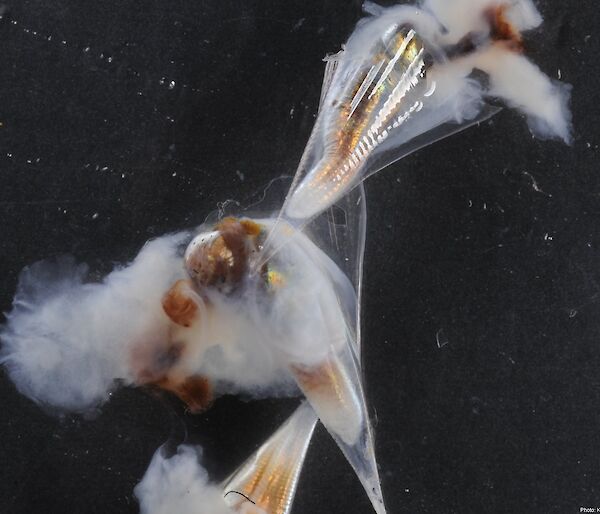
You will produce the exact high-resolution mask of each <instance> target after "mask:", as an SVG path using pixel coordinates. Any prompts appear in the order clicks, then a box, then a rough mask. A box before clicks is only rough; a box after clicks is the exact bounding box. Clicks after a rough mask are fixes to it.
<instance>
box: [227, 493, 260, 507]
mask: <svg viewBox="0 0 600 514" xmlns="http://www.w3.org/2000/svg"><path fill="white" fill-rule="evenodd" d="M231 493H235V494H239V495H240V496H243V497H244V498H246V500H248V501H249V502H250V503H252V504H254V505H256V503H254V502H253V501H252V500H251V499H250V498H248V497H247V496H246V495H245V494H244V493H240V492H239V491H228V492H226V493H225V496H223V498H226V497H227V495H228V494H231Z"/></svg>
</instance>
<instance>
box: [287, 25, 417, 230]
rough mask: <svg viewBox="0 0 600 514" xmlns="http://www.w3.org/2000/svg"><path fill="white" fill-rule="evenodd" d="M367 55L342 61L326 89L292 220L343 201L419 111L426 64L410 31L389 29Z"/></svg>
mask: <svg viewBox="0 0 600 514" xmlns="http://www.w3.org/2000/svg"><path fill="white" fill-rule="evenodd" d="M370 55H371V56H372V57H371V58H370V59H368V60H363V61H360V62H358V63H357V62H355V59H354V58H351V57H348V56H342V57H341V59H342V62H341V63H340V65H339V66H340V68H342V69H340V71H339V72H338V73H336V77H335V79H334V82H336V81H337V82H338V84H335V83H334V84H332V85H331V87H329V88H328V92H327V96H326V98H325V99H324V101H323V106H322V110H321V114H320V116H319V117H320V118H321V119H319V120H318V121H317V125H316V126H315V130H316V131H320V132H321V133H320V137H321V139H322V140H321V143H322V144H321V145H316V146H320V148H322V155H320V156H317V157H316V158H313V159H310V158H309V159H306V162H307V163H308V165H309V166H310V168H309V169H307V170H306V171H307V173H306V175H305V176H304V178H303V179H302V181H301V182H300V184H299V185H298V187H297V188H296V189H295V190H294V191H293V192H292V195H291V197H290V198H289V201H288V205H287V207H286V214H287V215H288V216H289V217H291V218H296V219H299V218H309V217H312V216H313V215H315V214H317V213H318V212H319V211H320V209H321V208H322V206H323V205H325V206H327V205H330V204H331V203H333V202H335V201H336V200H337V199H339V198H340V197H341V196H343V195H344V194H345V193H346V192H347V191H348V190H349V189H350V188H351V187H352V186H354V185H355V184H356V181H357V180H358V179H359V177H360V176H361V175H362V174H363V173H364V171H365V169H364V168H365V163H366V161H367V158H368V157H369V156H370V155H371V154H372V152H373V151H374V150H375V149H376V148H377V147H378V146H380V145H381V144H382V143H383V142H384V141H386V139H387V138H388V137H390V135H391V134H393V132H394V131H397V130H400V127H401V126H402V125H403V124H404V123H405V122H406V121H407V120H408V119H409V118H410V117H411V115H412V114H413V113H414V112H418V111H419V110H420V109H421V108H422V107H423V103H422V99H423V97H424V94H423V93H424V91H425V82H426V80H425V73H426V68H427V66H428V65H427V64H426V63H427V62H428V61H429V59H428V54H427V52H426V50H425V47H424V45H423V42H422V41H421V39H420V38H419V37H418V35H417V34H416V32H415V31H414V30H413V29H412V28H408V27H396V26H392V27H391V28H390V30H388V31H387V32H386V34H384V35H383V36H382V37H381V38H378V40H377V43H376V44H375V46H374V48H373V50H372V51H371V53H370ZM344 59H346V61H344ZM344 67H346V72H347V73H344V69H343V68H344ZM348 68H353V70H352V69H351V70H350V71H349V72H348ZM348 76H350V79H349V80H348V79H347V77H348ZM343 81H345V82H346V83H342V82H343ZM310 161H312V162H310Z"/></svg>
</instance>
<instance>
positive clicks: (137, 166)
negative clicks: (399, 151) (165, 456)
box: [0, 0, 600, 514]
mask: <svg viewBox="0 0 600 514" xmlns="http://www.w3.org/2000/svg"><path fill="white" fill-rule="evenodd" d="M538 5H539V7H540V9H541V11H542V13H543V14H544V16H545V19H546V22H545V25H544V30H543V31H536V32H535V33H533V34H531V35H530V36H531V37H530V38H529V39H528V44H529V53H530V55H531V56H532V57H533V59H534V60H535V61H536V62H538V63H539V64H540V66H541V67H542V69H543V70H544V71H545V72H547V73H548V74H549V75H550V76H553V77H557V75H558V73H559V71H558V70H560V75H561V76H562V80H564V81H565V82H568V83H571V84H573V85H574V89H573V100H572V107H573V113H574V123H575V142H574V145H573V146H571V147H567V146H565V145H562V144H560V143H557V142H544V141H539V140H535V139H532V137H531V135H530V134H529V132H528V130H527V127H526V124H525V123H524V120H523V119H522V118H521V117H520V116H519V115H517V114H515V113H514V112H510V111H508V110H505V111H503V112H501V113H500V114H499V115H497V116H496V117H494V118H493V119H492V120H491V121H489V122H486V123H485V124H483V125H482V126H480V127H477V128H472V129H470V130H468V131H466V132H464V133H462V134H459V135H456V136H453V137H451V138H449V139H446V140H444V141H441V142H439V143H437V144H435V145H434V146H431V147H429V148H426V149H425V150H421V151H420V152H418V153H417V154H414V155H412V156H409V157H407V158H405V159H404V160H402V161H401V162H399V163H396V164H395V165H393V166H391V167H390V168H389V169H386V170H385V171H383V172H381V173H379V174H378V175H376V176H374V177H373V178H371V179H369V180H368V182H367V194H368V200H369V205H368V214H369V232H368V240H367V253H366V270H365V272H366V278H365V290H364V298H363V307H364V311H363V312H364V317H363V331H364V332H363V334H364V365H365V373H366V379H367V392H368V400H369V402H370V406H371V409H372V413H373V416H374V421H375V425H376V432H377V452H378V456H379V463H380V468H381V472H382V480H383V488H384V494H385V497H386V500H387V504H388V507H389V511H390V512H391V513H400V512H406V513H409V512H410V513H454V512H456V513H471V512H473V513H481V512H494V513H495V512H523V513H529V512H535V513H548V512H557V513H571V512H573V513H575V512H579V507H580V506H600V449H599V448H600V415H599V411H598V409H599V407H600V230H599V227H598V223H599V222H600V206H599V201H600V182H599V179H598V176H597V175H598V166H597V154H598V144H600V137H599V130H598V124H599V122H600V108H599V106H598V103H599V102H598V99H599V95H598V94H597V89H598V86H599V84H598V82H599V80H598V77H599V72H600V65H599V64H598V57H597V56H598V53H599V52H600V42H599V36H598V32H597V29H598V27H599V26H600V25H599V21H600V20H599V19H598V18H599V16H598V8H597V3H596V2H595V1H593V0H568V1H560V2H559V1H558V0H554V1H541V2H538ZM359 16H360V4H359V2H357V1H351V2H344V1H340V0H338V1H333V0H324V1H314V2H307V1H305V0H285V1H283V0H281V1H272V0H264V1H257V0H228V1H217V0H215V1H210V2H208V1H203V0H202V1H201V0H193V1H192V0H169V1H160V2H159V1H150V0H148V1H144V2H135V1H132V0H119V1H116V0H105V1H94V2H90V1H88V0H85V1H82V0H77V1H75V0H54V1H52V2H44V1H41V0H21V1H14V2H10V3H9V4H8V5H7V6H6V11H5V12H4V16H3V18H2V21H1V22H0V44H1V50H0V72H1V76H0V77H1V78H0V122H1V126H0V216H1V224H0V227H1V228H0V245H1V252H0V269H1V272H2V273H1V277H2V279H1V281H0V308H1V309H2V310H4V311H6V310H8V309H9V308H10V304H11V299H12V295H13V293H14V290H15V286H16V281H17V275H18V272H19V271H20V270H21V269H22V267H23V266H25V265H27V264H29V263H31V262H33V261H35V260H38V259H41V258H47V257H51V256H53V255H57V254H61V253H65V252H68V253H71V254H73V255H75V256H76V257H77V258H78V259H79V260H82V261H86V262H88V263H90V264H91V267H92V269H93V270H94V271H95V273H97V275H98V276H101V274H102V273H104V272H107V271H109V270H110V269H111V267H112V265H113V263H114V262H126V261H128V260H129V259H131V258H132V257H133V256H134V255H135V254H136V252H137V251H138V249H139V248H140V247H141V245H143V243H144V242H145V241H146V240H147V239H149V238H151V237H153V236H156V235H160V234H163V233H165V232H168V231H173V230H177V229H180V228H184V227H189V226H191V225H195V224H198V223H200V222H202V220H203V219H204V217H205V216H206V215H207V214H208V213H209V212H210V211H212V210H214V209H215V207H216V206H217V203H218V202H221V201H223V200H226V199H228V198H235V199H238V200H240V201H242V202H246V201H248V199H249V198H251V197H252V195H256V194H257V193H260V192H261V191H262V190H263V188H264V186H265V185H266V183H267V182H268V181H269V180H270V179H271V178H273V177H276V176H279V175H282V174H291V173H293V172H294V170H295V167H296V164H297V162H298V159H299V157H300V155H301V152H302V150H303V147H304V144H305V142H306V140H307V137H308V135H309V132H310V129H311V127H312V124H313V121H314V116H315V111H316V107H317V104H318V97H319V90H320V83H321V78H322V71H323V64H322V62H321V58H322V57H323V56H324V55H325V54H326V53H327V52H333V51H337V50H338V49H339V45H340V43H341V42H343V41H344V40H345V39H346V38H347V36H348V35H349V33H350V32H351V30H352V28H353V26H354V23H355V22H356V20H357V19H358V18H359ZM523 87H527V85H526V84H523ZM436 336H437V337H436ZM438 340H439V341H440V342H442V343H443V342H445V341H447V344H445V345H442V346H441V348H440V347H439V346H440V345H438V342H437V341H438ZM0 387H1V392H0V395H1V407H2V408H1V414H0V432H1V437H0V463H1V465H0V512H6V513H11V514H12V513H30V514H32V513H33V514H37V513H115V514H120V513H128V512H132V513H134V512H137V509H138V507H137V503H136V501H135V499H134V498H133V496H132V489H133V487H134V486H135V484H136V483H137V482H138V481H139V479H140V478H141V476H142V475H143V473H144V470H145V469H146V467H147V465H148V463H149V461H150V458H151V456H152V454H153V453H154V451H155V450H156V448H157V447H158V446H159V445H161V444H162V443H163V442H165V441H167V440H169V441H171V442H172V443H177V442H182V441H187V442H191V443H199V444H202V445H203V446H205V448H206V452H205V456H206V465H207V467H208V468H209V471H210V472H211V473H212V475H213V476H214V477H215V478H216V479H220V478H222V477H223V476H224V475H226V474H227V473H228V472H229V471H231V470H232V469H233V468H234V467H235V466H236V465H237V464H238V463H239V462H240V461H241V460H242V459H243V458H244V457H245V456H246V455H248V454H249V452H251V451H252V450H253V449H254V448H256V447H257V445H258V444H259V443H260V442H261V441H262V440H263V438H264V437H265V436H266V435H267V434H268V433H269V432H270V431H271V430H272V429H274V428H275V427H276V426H277V425H278V424H279V423H280V422H281V421H282V420H283V419H285V416H286V414H287V413H288V412H291V410H292V409H293V407H294V402H293V401H291V400H289V401H274V400H273V401H261V402H255V403H244V402H242V401H240V400H238V399H235V398H223V399H221V400H219V402H217V404H216V406H215V407H214V408H213V409H212V410H211V411H210V412H208V413H207V414H205V415H201V416H191V415H189V414H186V413H185V412H184V409H183V408H182V406H181V405H180V404H179V403H178V402H177V401H175V400H174V399H171V398H166V397H155V396H153V395H151V394H148V393H147V392H144V391H139V390H121V391H119V392H117V393H116V394H115V395H114V396H113V398H112V400H111V401H110V402H109V403H108V404H106V405H105V406H104V407H103V408H102V409H101V411H100V412H99V413H98V414H97V415H95V416H92V417H91V418H90V419H84V418H81V417H67V418H64V419H57V418H56V417H54V416H49V415H47V414H45V413H44V412H42V411H41V410H40V409H39V408H38V407H37V406H35V405H34V404H33V403H31V402H30V401H29V400H27V399H26V398H24V397H22V396H20V395H19V394H17V392H16V391H15V389H14V387H13V386H12V384H11V383H10V381H9V380H8V379H7V378H6V376H5V375H3V374H2V375H1V378H0ZM294 512H296V513H298V514H301V513H318V512H327V513H338V512H339V513H349V512H351V513H368V512H370V506H369V504H368V501H367V499H366V496H365V495H364V493H363V492H362V489H361V487H360V485H359V484H358V481H357V480H356V479H355V478H354V476H353V473H352V471H351V470H350V468H349V466H348V465H347V464H346V463H345V461H344V459H343V458H342V456H341V454H340V453H339V452H338V450H337V448H336V447H335V445H334V444H333V442H332V441H331V440H330V438H329V437H328V436H327V434H326V433H325V431H324V430H323V429H322V428H319V430H318V432H317V436H316V437H315V439H314V440H313V445H312V446H311V449H310V452H309V455H308V459H307V463H306V467H305V469H304V473H303V475H302V479H301V484H300V487H299V491H298V495H297V499H296V504H295V508H294Z"/></svg>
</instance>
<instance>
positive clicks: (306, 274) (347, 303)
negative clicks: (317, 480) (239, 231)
mask: <svg viewBox="0 0 600 514" xmlns="http://www.w3.org/2000/svg"><path fill="white" fill-rule="evenodd" d="M359 192H360V193H362V188H361V189H359ZM361 198H363V197H362V195H360V196H358V197H353V199H354V201H355V202H356V204H355V207H354V208H355V209H356V208H362V207H363V205H360V201H359V200H360V199H361ZM323 218H324V217H322V219H323ZM325 219H327V218H325ZM315 222H316V220H315ZM266 224H267V226H268V228H269V229H272V227H273V226H274V224H272V223H271V224H268V223H266ZM278 227H279V231H278V232H277V233H276V234H275V235H274V236H273V244H274V246H275V247H277V248H279V251H278V253H277V254H276V255H275V256H274V257H273V259H272V260H271V261H269V265H273V266H276V267H277V268H278V269H280V270H281V272H282V273H283V275H284V277H286V286H285V287H284V288H282V289H281V290H280V291H279V293H278V295H277V296H275V297H274V298H273V300H272V304H271V308H270V310H269V314H268V318H269V319H270V320H274V322H273V323H270V324H269V326H273V327H277V330H279V333H278V336H277V337H275V340H276V341H280V343H279V346H278V347H277V351H278V352H280V353H279V354H280V355H281V356H282V358H283V359H284V360H285V362H286V363H287V365H288V367H289V369H290V371H291V373H292V374H293V376H294V378H295V380H296V382H297V384H298V386H299V387H300V388H301V390H302V392H303V393H304V395H305V396H306V398H307V399H308V401H309V402H310V404H311V405H312V407H313V409H314V410H315V412H316V413H317V415H318V416H319V418H320V420H321V421H322V423H323V424H324V425H325V427H326V428H327V430H328V431H329V433H330V434H331V435H332V436H333V437H334V439H335V440H336V442H337V444H338V445H339V447H340V449H341V450H342V451H343V453H344V455H345V456H346V458H347V459H348V461H349V462H350V464H351V465H352V467H353V468H354V470H355V471H356V474H357V476H358V478H359V479H360V481H361V483H362V484H363V486H364V488H365V490H366V492H367V494H368V495H369V498H370V499H371V502H372V503H373V506H374V508H375V510H376V512H378V513H383V512H385V508H384V504H383V499H382V493H381V488H380V484H379V475H378V471H377V464H376V461H375V454H374V450H373V438H372V431H371V427H370V423H369V416H368V411H367V408H366V403H365V398H364V391H363V387H362V383H361V375H360V363H359V342H358V337H359V335H358V333H357V327H358V323H357V320H358V311H357V306H358V303H357V301H356V300H357V292H356V286H354V287H353V284H352V283H351V280H349V278H348V276H352V275H354V273H353V272H352V270H347V272H348V271H350V273H348V275H346V274H345V273H344V272H343V271H342V270H341V269H340V268H339V267H338V266H337V265H336V264H335V263H334V262H333V261H332V260H331V259H330V258H329V257H328V256H327V255H326V254H325V253H323V251H321V250H320V249H319V247H317V246H316V245H315V243H314V242H313V241H312V240H311V239H309V238H308V237H307V236H306V235H305V234H304V233H302V232H300V231H297V230H294V228H293V227H291V226H290V225H289V224H287V223H286V222H280V223H279V224H278ZM307 228H308V231H311V229H312V228H313V227H312V226H309V227H307ZM330 228H332V229H335V225H333V226H332V225H330ZM358 228H359V227H357V229H358ZM286 232H290V234H291V235H286ZM322 233H323V232H322V231H321V234H322ZM332 236H333V234H332ZM281 239H283V241H281ZM334 240H335V237H334ZM359 244H360V243H359Z"/></svg>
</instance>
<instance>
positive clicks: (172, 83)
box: [169, 80, 175, 89]
mask: <svg viewBox="0 0 600 514" xmlns="http://www.w3.org/2000/svg"><path fill="white" fill-rule="evenodd" d="M174 87H175V81H174V80H172V81H171V82H169V89H173V88H174Z"/></svg>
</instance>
